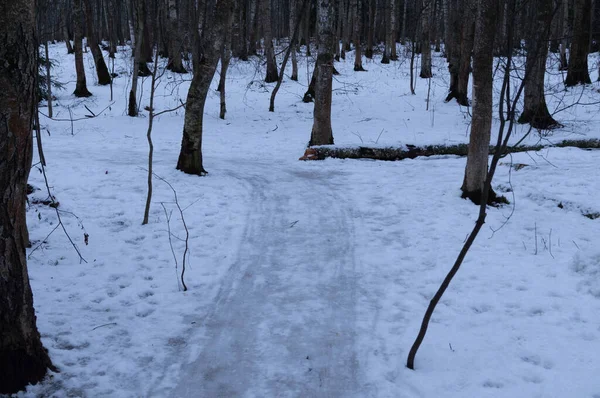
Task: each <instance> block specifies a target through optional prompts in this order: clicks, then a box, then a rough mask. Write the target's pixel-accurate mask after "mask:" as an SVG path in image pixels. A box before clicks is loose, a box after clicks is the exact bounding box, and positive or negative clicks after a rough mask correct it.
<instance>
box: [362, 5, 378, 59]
mask: <svg viewBox="0 0 600 398" xmlns="http://www.w3.org/2000/svg"><path fill="white" fill-rule="evenodd" d="M367 1H368V2H369V28H368V31H367V48H366V50H365V57H367V58H369V59H371V58H373V44H374V41H375V3H376V1H377V0H367Z"/></svg>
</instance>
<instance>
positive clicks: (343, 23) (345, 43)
mask: <svg viewBox="0 0 600 398" xmlns="http://www.w3.org/2000/svg"><path fill="white" fill-rule="evenodd" d="M349 8H350V6H349V0H340V13H339V14H340V16H339V19H338V20H339V24H340V29H341V39H342V49H341V51H340V58H341V59H346V51H350V21H349V20H348V13H349Z"/></svg>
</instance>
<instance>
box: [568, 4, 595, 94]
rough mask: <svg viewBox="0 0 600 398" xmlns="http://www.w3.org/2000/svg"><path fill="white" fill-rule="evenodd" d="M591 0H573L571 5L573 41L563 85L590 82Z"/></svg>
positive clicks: (569, 85)
mask: <svg viewBox="0 0 600 398" xmlns="http://www.w3.org/2000/svg"><path fill="white" fill-rule="evenodd" d="M591 15H592V0H575V1H574V7H573V42H572V43H571V52H570V54H569V67H568V70H567V78H566V79H565V85H566V86H567V87H571V86H575V85H577V84H589V83H591V82H592V81H591V79H590V74H589V71H588V59H587V57H588V53H589V48H590V29H591Z"/></svg>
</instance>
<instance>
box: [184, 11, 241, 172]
mask: <svg viewBox="0 0 600 398" xmlns="http://www.w3.org/2000/svg"><path fill="white" fill-rule="evenodd" d="M232 13H233V0H219V1H218V2H217V5H216V7H215V9H214V10H213V12H210V13H209V15H207V18H206V20H207V21H208V22H207V24H206V25H205V26H204V29H203V31H202V36H201V37H200V36H199V33H196V35H197V36H196V42H197V44H199V45H195V46H194V77H193V79H192V83H191V85H190V88H189V91H188V96H187V102H186V107H185V120H184V125H183V138H182V140H181V151H180V152H179V159H178V160H177V170H181V171H183V172H184V173H187V174H196V175H204V174H206V170H205V169H204V165H203V164H202V126H203V125H202V122H203V115H204V104H205V102H206V97H207V95H208V90H209V89H210V83H211V82H212V79H213V76H214V75H215V70H216V68H217V63H218V62H219V57H220V56H221V49H222V48H223V40H224V38H225V34H226V31H227V30H228V29H229V26H230V25H231V18H232ZM200 49H202V50H203V52H202V53H201V52H200Z"/></svg>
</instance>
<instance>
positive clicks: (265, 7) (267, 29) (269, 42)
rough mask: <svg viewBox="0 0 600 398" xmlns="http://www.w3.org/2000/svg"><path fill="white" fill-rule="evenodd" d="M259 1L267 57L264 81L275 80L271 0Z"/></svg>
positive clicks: (275, 67) (276, 76) (270, 81)
mask: <svg viewBox="0 0 600 398" xmlns="http://www.w3.org/2000/svg"><path fill="white" fill-rule="evenodd" d="M259 1H260V2H261V17H262V19H261V23H262V28H263V35H264V39H265V46H264V47H265V58H266V59H267V75H266V76H265V82H266V83H274V82H276V81H277V78H278V73H277V61H276V59H275V49H274V48H273V33H272V27H271V0H259Z"/></svg>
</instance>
